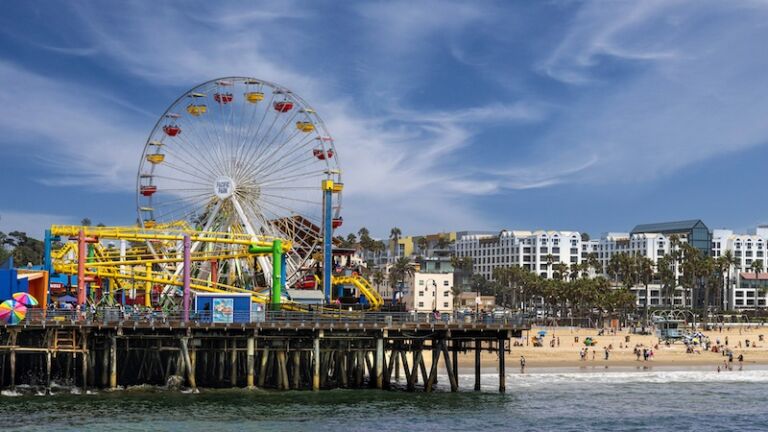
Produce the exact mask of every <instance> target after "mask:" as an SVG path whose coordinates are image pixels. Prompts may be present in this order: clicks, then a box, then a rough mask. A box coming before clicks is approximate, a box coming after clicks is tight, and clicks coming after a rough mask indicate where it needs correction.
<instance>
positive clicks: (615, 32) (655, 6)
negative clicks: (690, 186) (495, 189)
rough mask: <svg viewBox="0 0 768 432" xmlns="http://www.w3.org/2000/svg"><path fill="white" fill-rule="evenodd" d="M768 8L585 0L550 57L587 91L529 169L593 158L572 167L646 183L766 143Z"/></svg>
mask: <svg viewBox="0 0 768 432" xmlns="http://www.w3.org/2000/svg"><path fill="white" fill-rule="evenodd" d="M766 19H768V7H766V5H765V3H763V7H760V6H758V5H757V4H756V3H718V2H695V3H691V2H679V1H674V2H668V1H660V2H636V3H632V4H630V5H629V6H627V3H622V2H618V3H605V2H599V3H587V4H585V5H584V6H583V9H582V10H581V11H580V13H579V14H578V16H577V17H576V19H575V20H574V22H573V23H572V26H571V28H570V29H569V30H567V31H566V37H565V39H564V41H563V42H562V44H561V45H560V46H559V47H558V48H557V49H556V50H555V51H554V53H553V54H552V55H550V56H548V57H547V58H546V61H544V62H543V63H542V65H543V66H542V69H543V70H544V71H545V72H546V73H548V74H549V75H550V76H552V77H555V78H557V79H559V80H562V81H564V82H566V83H571V84H573V83H576V84H578V85H576V86H574V87H573V91H574V92H575V94H576V95H577V96H576V97H575V98H574V99H573V102H572V103H569V104H568V105H566V106H564V107H563V108H562V114H561V115H560V116H559V121H558V122H557V123H556V124H554V125H553V127H552V128H551V129H550V130H549V132H548V133H547V134H546V135H545V136H543V137H542V138H541V139H540V140H537V141H536V142H535V145H536V146H537V148H538V149H540V154H541V155H542V156H541V157H539V158H531V159H529V160H527V161H526V162H527V167H526V168H527V169H534V170H547V171H549V173H550V174H551V175H554V176H557V175H559V174H560V173H568V172H570V171H573V169H574V167H579V166H583V165H585V164H586V163H588V162H590V164H589V169H584V170H580V171H579V172H578V174H576V175H569V176H568V177H569V178H571V179H572V180H580V181H589V182H594V183H597V184H606V183H611V184H613V183H622V182H646V181H655V180H658V179H660V178H663V176H665V175H668V174H671V173H675V172H677V171H679V170H681V169H683V168H685V167H688V166H690V165H691V164H695V163H698V162H701V161H704V160H709V159H712V158H714V157H716V156H719V155H723V154H726V153H729V152H734V151H741V150H744V149H747V148H750V147H752V146H755V145H761V144H765V143H767V142H768V123H766V122H765V118H768V103H766V102H765V101H766V100H768V87H766V86H765V85H764V80H765V76H764V71H765V70H767V69H768V57H766V56H765V55H762V54H760V53H758V52H756V51H755V41H758V40H765V39H766V38H767V37H768V28H766V27H765V25H764V23H765V21H766ZM604 64H610V65H612V67H609V68H608V69H605V68H603V66H604ZM617 67H618V68H619V70H618V71H617V70H616V68H617ZM621 68H624V69H621Z"/></svg>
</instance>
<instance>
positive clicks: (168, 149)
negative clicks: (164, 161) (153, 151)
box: [164, 145, 203, 166]
mask: <svg viewBox="0 0 768 432" xmlns="http://www.w3.org/2000/svg"><path fill="white" fill-rule="evenodd" d="M184 147H185V146H177V147H174V148H173V150H171V147H170V146H167V145H166V146H165V149H164V152H165V155H166V158H167V157H168V156H171V160H175V159H178V160H179V162H182V163H183V164H184V165H186V166H202V165H203V164H202V163H201V162H200V161H198V160H196V161H195V162H196V163H191V162H190V161H188V160H187V159H186V158H184V157H182V156H181V154H180V153H177V152H176V149H177V148H184ZM185 153H186V154H189V155H192V153H188V152H186V151H185ZM194 159H197V158H194Z"/></svg>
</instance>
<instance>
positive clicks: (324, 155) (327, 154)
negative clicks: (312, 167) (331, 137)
mask: <svg viewBox="0 0 768 432" xmlns="http://www.w3.org/2000/svg"><path fill="white" fill-rule="evenodd" d="M312 154H313V155H314V156H315V157H316V158H318V159H320V160H325V159H330V158H332V157H333V150H331V149H328V151H324V150H323V149H321V148H316V149H314V150H312Z"/></svg>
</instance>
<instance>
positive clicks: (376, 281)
mask: <svg viewBox="0 0 768 432" xmlns="http://www.w3.org/2000/svg"><path fill="white" fill-rule="evenodd" d="M371 279H372V280H373V285H374V286H375V287H376V291H379V292H381V291H380V290H379V287H380V286H381V284H383V283H384V272H382V271H381V270H378V269H377V270H376V271H374V272H373V276H372V277H371Z"/></svg>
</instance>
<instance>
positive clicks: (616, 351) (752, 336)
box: [459, 326, 768, 372]
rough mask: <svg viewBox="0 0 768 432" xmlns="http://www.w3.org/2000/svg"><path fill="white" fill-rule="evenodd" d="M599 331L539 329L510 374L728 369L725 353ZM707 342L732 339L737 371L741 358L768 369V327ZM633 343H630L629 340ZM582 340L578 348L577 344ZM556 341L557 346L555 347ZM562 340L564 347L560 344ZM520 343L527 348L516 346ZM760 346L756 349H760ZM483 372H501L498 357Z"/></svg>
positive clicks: (514, 358)
mask: <svg viewBox="0 0 768 432" xmlns="http://www.w3.org/2000/svg"><path fill="white" fill-rule="evenodd" d="M541 330H544V331H546V332H547V334H546V336H545V337H544V346H543V347H534V346H533V344H532V343H531V339H530V338H531V337H532V336H534V335H536V334H538V333H539V331H541ZM598 332H599V330H597V329H582V328H572V327H535V328H532V329H531V330H530V331H529V332H526V337H524V338H520V339H512V347H511V350H512V351H511V354H510V353H507V358H506V367H507V371H508V372H514V371H517V370H519V368H520V356H524V357H525V360H526V369H528V368H534V369H539V368H560V369H563V368H565V369H572V370H581V369H584V368H589V369H594V368H605V367H609V368H610V367H621V368H627V367H631V368H653V367H654V366H664V367H673V368H674V369H687V368H692V367H695V368H697V369H700V368H705V367H707V366H711V367H712V369H713V370H715V369H717V367H718V366H721V367H722V366H723V361H727V359H728V357H726V356H724V355H723V353H722V352H717V353H714V352H711V351H710V352H708V351H704V350H703V347H700V346H699V347H696V351H695V352H694V353H686V347H685V345H684V344H683V343H682V342H680V341H678V342H676V343H673V344H671V345H669V346H667V345H665V344H664V343H661V341H660V340H659V339H658V338H657V337H656V336H653V335H637V334H630V333H629V332H628V331H617V332H616V333H615V334H613V333H611V334H609V333H608V332H607V331H606V334H604V335H602V336H598ZM702 333H703V334H704V335H705V336H709V338H710V340H711V342H712V343H713V344H715V343H716V341H717V340H718V339H719V340H720V343H721V345H723V346H724V345H725V340H726V338H727V339H728V348H730V349H731V350H732V351H733V357H734V360H733V364H732V365H733V367H734V368H738V366H739V364H738V361H737V358H738V356H739V355H740V354H741V355H743V356H744V367H748V366H749V365H756V364H759V365H764V364H768V327H761V326H758V327H755V326H752V327H749V328H747V327H743V328H739V327H737V328H725V329H723V330H722V332H721V331H719V330H716V331H702ZM760 335H765V341H760V340H759V339H760ZM586 337H592V338H593V339H594V340H596V341H597V345H596V346H594V347H589V351H588V353H587V356H586V359H585V360H581V359H580V355H579V351H580V350H582V349H583V348H585V346H584V339H585V338H586ZM627 337H629V342H628V343H627V342H626V338H627ZM576 338H578V342H577V341H576ZM553 339H554V341H555V344H554V345H555V346H554V347H551V346H550V343H551V341H552V340H553ZM558 339H559V344H558ZM747 340H749V342H750V346H749V348H747V347H746V343H747ZM515 342H517V344H519V345H521V346H515ZM755 343H756V344H755ZM636 345H640V346H641V349H642V348H643V347H644V348H650V349H653V353H654V355H653V358H652V359H649V360H647V361H644V360H643V359H642V356H641V358H640V360H637V356H636V355H635V353H634V349H635V346H636ZM604 347H611V348H610V349H609V351H610V353H609V358H608V360H605V351H604ZM474 361H475V360H474V353H472V352H467V353H466V354H460V355H459V367H460V369H461V370H469V369H471V368H473V367H474ZM481 366H482V368H483V369H484V372H487V371H488V370H489V368H491V369H492V370H496V368H497V366H498V357H497V354H496V353H495V352H488V351H483V352H482V354H481Z"/></svg>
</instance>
